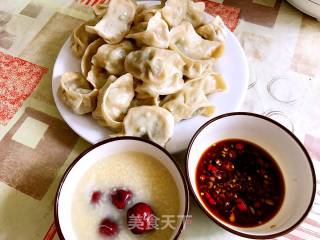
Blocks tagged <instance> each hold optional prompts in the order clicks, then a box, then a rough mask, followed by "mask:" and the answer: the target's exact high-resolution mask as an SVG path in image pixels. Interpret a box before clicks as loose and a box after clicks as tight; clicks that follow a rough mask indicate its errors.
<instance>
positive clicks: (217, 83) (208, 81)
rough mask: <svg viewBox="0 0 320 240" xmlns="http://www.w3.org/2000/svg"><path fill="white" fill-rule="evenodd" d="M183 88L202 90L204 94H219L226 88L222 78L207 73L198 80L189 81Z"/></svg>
mask: <svg viewBox="0 0 320 240" xmlns="http://www.w3.org/2000/svg"><path fill="white" fill-rule="evenodd" d="M185 86H189V87H192V88H197V89H202V91H203V92H204V93H205V94H212V93H215V92H220V91H223V90H225V89H226V88H227V87H226V83H225V81H224V79H223V77H222V76H221V75H220V74H217V73H207V74H205V75H203V76H201V77H199V78H194V79H189V80H187V81H186V83H185Z"/></svg>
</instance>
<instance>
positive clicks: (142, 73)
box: [125, 47, 184, 96]
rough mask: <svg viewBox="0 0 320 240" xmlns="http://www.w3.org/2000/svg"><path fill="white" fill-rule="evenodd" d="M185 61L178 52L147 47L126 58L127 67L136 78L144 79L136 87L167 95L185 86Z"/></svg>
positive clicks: (153, 94) (152, 94) (153, 93)
mask: <svg viewBox="0 0 320 240" xmlns="http://www.w3.org/2000/svg"><path fill="white" fill-rule="evenodd" d="M183 66H184V62H183V60H182V59H181V57H180V56H179V54H178V53H176V52H174V51H171V50H165V49H158V48H154V47H146V48H143V49H141V50H138V51H134V52H131V53H130V54H129V55H128V56H127V58H126V60H125V69H126V71H127V72H130V73H131V74H132V75H133V76H134V77H135V78H137V79H141V80H142V82H143V83H142V85H141V86H138V87H137V88H136V90H137V89H140V91H146V92H147V93H148V94H149V95H150V96H157V95H167V94H171V93H174V92H177V91H178V90H179V89H181V88H182V87H183V84H184V81H183V78H182V75H183V74H182V70H183Z"/></svg>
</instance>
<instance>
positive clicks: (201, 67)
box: [181, 54, 216, 78]
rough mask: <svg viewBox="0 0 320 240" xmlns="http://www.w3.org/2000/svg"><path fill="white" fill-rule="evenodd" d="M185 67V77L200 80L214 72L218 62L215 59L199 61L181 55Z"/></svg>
mask: <svg viewBox="0 0 320 240" xmlns="http://www.w3.org/2000/svg"><path fill="white" fill-rule="evenodd" d="M181 57H182V59H183V61H184V62H185V65H184V67H183V75H185V76H186V77H187V78H199V77H201V76H202V75H204V74H206V73H209V72H212V71H213V70H214V69H215V65H216V61H215V60H214V59H209V60H198V59H193V58H190V57H188V56H186V55H183V54H181Z"/></svg>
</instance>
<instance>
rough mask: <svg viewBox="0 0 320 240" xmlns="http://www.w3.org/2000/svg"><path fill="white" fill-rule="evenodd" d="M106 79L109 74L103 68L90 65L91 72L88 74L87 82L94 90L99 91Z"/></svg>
mask: <svg viewBox="0 0 320 240" xmlns="http://www.w3.org/2000/svg"><path fill="white" fill-rule="evenodd" d="M108 77H109V74H108V73H107V71H106V70H105V69H104V68H102V67H100V66H98V65H92V66H91V70H90V71H89V72H88V76H87V80H88V82H90V83H91V85H92V86H93V87H94V88H96V89H100V88H102V87H103V86H104V84H105V83H106V82H107V80H108Z"/></svg>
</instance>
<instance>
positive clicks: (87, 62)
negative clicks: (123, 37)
mask: <svg viewBox="0 0 320 240" xmlns="http://www.w3.org/2000/svg"><path fill="white" fill-rule="evenodd" d="M104 43H105V41H103V39H101V38H98V39H97V40H95V41H93V42H92V43H90V45H89V46H88V47H87V49H86V51H85V52H84V54H83V56H82V59H81V72H82V75H83V76H85V77H86V76H87V75H88V72H89V71H90V70H91V65H92V64H91V60H92V57H93V56H94V55H95V54H96V52H97V50H98V48H99V47H100V46H101V45H103V44H104Z"/></svg>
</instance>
